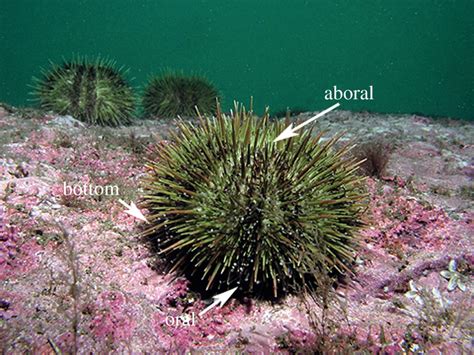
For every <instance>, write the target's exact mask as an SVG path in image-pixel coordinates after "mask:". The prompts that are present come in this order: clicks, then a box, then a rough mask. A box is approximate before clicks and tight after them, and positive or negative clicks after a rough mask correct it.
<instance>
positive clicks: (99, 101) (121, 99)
mask: <svg viewBox="0 0 474 355" xmlns="http://www.w3.org/2000/svg"><path fill="white" fill-rule="evenodd" d="M35 94H36V96H37V97H38V99H39V101H40V105H41V107H42V108H43V109H46V110H51V111H53V112H55V113H58V114H63V115H64V114H68V115H71V116H73V117H75V118H77V119H80V120H81V121H84V122H87V123H89V124H98V125H102V126H118V125H121V124H125V123H129V122H130V117H131V115H132V113H133V111H134V107H135V97H134V94H133V90H132V88H131V87H130V86H129V85H128V84H127V82H126V81H125V79H124V77H123V73H122V71H121V70H120V69H115V68H114V65H113V63H112V62H110V61H106V60H102V59H97V60H95V61H92V62H91V61H88V60H87V59H78V60H73V61H70V62H65V63H63V64H62V65H61V66H58V65H53V67H52V69H51V70H49V71H45V72H44V74H43V77H42V78H41V79H37V84H36V90H35Z"/></svg>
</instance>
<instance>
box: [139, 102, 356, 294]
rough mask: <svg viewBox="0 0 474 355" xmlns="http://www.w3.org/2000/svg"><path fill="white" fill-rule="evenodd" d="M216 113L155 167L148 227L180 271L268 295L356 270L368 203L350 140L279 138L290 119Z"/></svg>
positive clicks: (217, 286)
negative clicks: (329, 274) (328, 274)
mask: <svg viewBox="0 0 474 355" xmlns="http://www.w3.org/2000/svg"><path fill="white" fill-rule="evenodd" d="M216 116H217V117H216V118H202V117H200V121H201V122H200V124H199V125H197V126H194V125H191V124H184V123H183V124H181V126H180V133H177V134H176V135H175V136H174V137H173V139H172V141H171V143H169V144H167V145H165V146H164V147H161V148H159V149H158V148H157V150H156V152H157V156H156V160H154V161H150V162H149V164H148V168H149V170H150V175H149V179H148V181H147V193H146V195H145V197H144V199H145V202H146V206H147V207H148V209H149V210H150V211H151V212H150V216H149V219H150V221H151V223H152V226H151V227H150V228H149V229H148V230H147V231H146V232H145V233H146V234H147V235H148V236H150V237H151V238H152V239H153V240H156V241H157V243H158V246H159V249H160V254H161V255H163V256H164V257H165V258H166V259H167V260H168V262H169V265H170V268H171V269H172V270H178V271H181V272H183V273H184V274H185V275H187V276H188V277H189V278H190V279H191V280H192V281H193V282H194V284H195V285H196V286H198V287H199V286H202V290H206V291H212V292H215V291H220V290H225V289H226V288H228V287H234V286H239V288H240V290H242V291H244V292H247V293H249V294H251V295H258V296H263V297H277V296H280V295H283V294H285V293H291V292H292V291H295V290H297V289H298V286H301V284H302V283H308V282H312V281H314V280H315V278H316V277H318V272H317V271H318V270H320V271H321V270H322V268H324V269H325V270H324V272H336V273H337V272H342V271H344V270H347V264H348V263H349V262H350V261H351V260H352V257H353V250H354V247H355V245H356V238H355V233H356V231H357V229H358V228H359V227H360V225H361V222H360V219H359V217H360V213H361V210H362V209H363V208H364V202H363V200H364V198H363V194H361V192H360V189H359V188H360V186H359V185H360V182H361V179H362V178H360V177H356V175H355V174H354V172H355V170H356V169H357V166H358V162H357V161H355V160H354V159H352V160H351V159H346V158H345V153H346V152H347V151H348V150H349V149H350V146H348V145H345V146H344V147H343V148H340V149H335V143H336V142H337V140H338V139H339V136H338V137H335V138H332V139H329V140H327V141H325V142H322V140H321V136H322V134H319V135H318V136H317V137H313V136H312V135H311V133H310V132H308V131H307V132H305V133H302V134H301V135H300V136H299V137H297V138H292V139H289V140H285V141H280V142H277V143H274V142H273V141H274V139H275V138H276V137H277V136H278V135H279V133H281V132H282V130H283V129H284V124H283V123H282V122H279V123H272V122H269V119H268V113H266V114H265V115H264V117H263V118H257V117H255V116H253V115H252V113H251V112H246V111H245V109H243V108H242V107H237V106H236V108H235V110H234V111H233V113H232V116H231V117H228V116H225V115H224V114H222V113H221V111H220V108H219V107H218V108H217V115H216ZM198 283H200V284H198Z"/></svg>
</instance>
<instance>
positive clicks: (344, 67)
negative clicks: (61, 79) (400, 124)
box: [0, 0, 474, 119]
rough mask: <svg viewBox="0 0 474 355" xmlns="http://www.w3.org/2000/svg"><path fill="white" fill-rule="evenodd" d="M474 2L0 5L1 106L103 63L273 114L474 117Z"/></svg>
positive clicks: (74, 1)
mask: <svg viewBox="0 0 474 355" xmlns="http://www.w3.org/2000/svg"><path fill="white" fill-rule="evenodd" d="M473 14H474V1H473V0H457V1H456V0H409V1H408V0H346V1H343V0H314V1H309V0H308V1H298V0H295V1H279V0H267V1H264V0H252V1H249V0H235V1H224V0H208V1H205V0H188V1H178V0H175V1H173V0H169V1H164V0H161V1H159V0H134V1H132V0H82V1H79V0H0V48H1V52H2V53H1V55H0V101H4V102H7V103H9V104H13V105H31V102H29V101H28V100H29V98H30V96H29V95H28V92H29V91H30V88H29V87H28V84H30V83H31V77H32V76H33V75H38V74H39V68H40V67H45V66H48V61H49V60H52V61H60V60H61V58H62V57H66V58H68V57H71V55H72V54H80V55H89V56H95V55H97V54H100V55H102V56H105V57H109V58H113V59H115V60H116V61H117V62H118V63H119V64H123V65H125V66H128V67H130V69H131V70H130V75H131V76H133V77H134V78H135V79H134V81H133V84H134V85H136V86H137V87H140V86H141V85H143V84H144V82H145V81H146V79H147V78H148V76H149V75H150V74H152V73H156V72H159V71H160V69H162V68H174V69H183V70H184V71H194V72H199V73H203V74H205V75H207V76H208V77H209V78H210V79H211V80H212V81H213V82H214V83H215V84H216V85H217V87H218V88H219V89H220V90H221V91H222V93H223V95H224V99H225V103H226V105H227V106H228V105H230V104H231V103H232V100H233V99H237V100H243V101H245V102H247V101H248V98H249V96H250V95H253V96H254V98H255V104H256V106H259V107H264V106H266V105H269V106H270V107H271V109H272V110H273V111H276V110H281V109H284V108H286V107H287V106H289V107H292V108H302V109H313V110H316V109H323V108H325V107H327V106H329V104H328V102H325V101H324V97H323V96H324V90H325V89H327V88H330V87H332V86H333V85H337V86H338V87H341V88H354V89H355V88H364V87H367V86H369V85H373V86H374V96H375V100H374V101H372V102H368V101H363V102H361V101H358V102H343V103H342V108H345V109H351V110H370V111H379V112H394V113H396V112H402V113H413V112H418V113H423V114H427V115H436V116H450V117H456V118H465V119H474V99H473V98H474V85H473V84H474V65H473V57H474V37H473V36H474V35H473V34H474V19H473V18H474V17H473Z"/></svg>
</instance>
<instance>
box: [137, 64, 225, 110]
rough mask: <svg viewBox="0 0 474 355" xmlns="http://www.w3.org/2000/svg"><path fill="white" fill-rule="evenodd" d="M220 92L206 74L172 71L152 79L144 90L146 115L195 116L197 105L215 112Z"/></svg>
mask: <svg viewBox="0 0 474 355" xmlns="http://www.w3.org/2000/svg"><path fill="white" fill-rule="evenodd" d="M218 97H219V92H218V91H217V89H216V88H215V87H214V85H213V84H212V83H211V82H209V80H207V79H206V78H204V77H201V76H197V75H192V76H186V75H184V74H181V73H175V72H169V73H165V74H163V75H161V76H158V77H154V78H152V79H151V80H150V82H149V83H148V85H147V87H146V88H145V92H144V94H143V101H142V105H143V110H144V113H145V115H147V116H155V117H159V118H170V117H172V118H175V117H176V116H177V115H182V116H194V115H195V114H196V107H198V108H199V111H200V112H202V113H203V114H214V113H215V110H216V99H217V98H218Z"/></svg>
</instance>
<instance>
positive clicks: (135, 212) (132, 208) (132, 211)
mask: <svg viewBox="0 0 474 355" xmlns="http://www.w3.org/2000/svg"><path fill="white" fill-rule="evenodd" d="M119 202H120V203H121V204H122V205H123V206H124V207H125V208H128V210H127V211H124V212H125V213H128V214H129V215H130V216H133V217H135V218H138V219H140V220H142V221H143V222H146V223H150V222H148V220H147V219H146V217H145V216H144V215H143V213H142V212H141V211H140V210H139V209H138V207H137V206H136V205H135V204H134V203H133V202H131V201H130V205H127V204H126V203H125V202H124V201H123V200H119Z"/></svg>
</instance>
